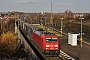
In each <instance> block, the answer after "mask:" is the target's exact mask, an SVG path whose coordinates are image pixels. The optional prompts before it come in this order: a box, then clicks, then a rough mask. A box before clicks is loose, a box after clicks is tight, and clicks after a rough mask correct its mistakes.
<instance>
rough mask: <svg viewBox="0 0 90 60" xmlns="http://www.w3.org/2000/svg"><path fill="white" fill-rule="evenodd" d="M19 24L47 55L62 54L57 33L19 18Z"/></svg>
mask: <svg viewBox="0 0 90 60" xmlns="http://www.w3.org/2000/svg"><path fill="white" fill-rule="evenodd" d="M19 25H20V28H21V29H23V30H24V31H25V32H26V33H27V34H28V36H29V37H30V40H33V41H34V43H35V44H37V46H38V47H39V48H40V50H41V51H42V53H44V54H46V55H59V54H60V40H59V38H58V36H57V35H55V34H53V33H50V32H48V31H45V30H43V29H42V28H40V27H37V26H36V25H34V24H28V23H26V22H24V21H20V20H19Z"/></svg>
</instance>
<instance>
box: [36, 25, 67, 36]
mask: <svg viewBox="0 0 90 60" xmlns="http://www.w3.org/2000/svg"><path fill="white" fill-rule="evenodd" d="M38 27H41V28H42V29H44V30H47V31H48V32H51V33H53V34H56V35H57V36H58V37H59V38H61V34H60V33H58V32H56V31H54V30H52V29H50V28H47V27H45V26H42V25H40V26H38ZM62 38H66V36H64V35H62Z"/></svg>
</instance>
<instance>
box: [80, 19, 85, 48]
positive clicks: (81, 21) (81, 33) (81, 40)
mask: <svg viewBox="0 0 90 60" xmlns="http://www.w3.org/2000/svg"><path fill="white" fill-rule="evenodd" d="M79 19H81V37H80V41H81V44H80V45H81V48H82V40H83V38H82V20H83V19H84V18H82V17H81V18H79Z"/></svg>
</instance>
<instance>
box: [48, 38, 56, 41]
mask: <svg viewBox="0 0 90 60" xmlns="http://www.w3.org/2000/svg"><path fill="white" fill-rule="evenodd" d="M46 42H57V38H46Z"/></svg>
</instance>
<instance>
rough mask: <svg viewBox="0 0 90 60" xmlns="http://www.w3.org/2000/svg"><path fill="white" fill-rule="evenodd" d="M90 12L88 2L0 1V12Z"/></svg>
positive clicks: (54, 0) (79, 0)
mask: <svg viewBox="0 0 90 60" xmlns="http://www.w3.org/2000/svg"><path fill="white" fill-rule="evenodd" d="M51 2H52V12H54V13H63V12H65V11H66V10H71V11H72V12H87V13H88V12H90V0H0V12H8V11H19V12H50V11H51Z"/></svg>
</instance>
